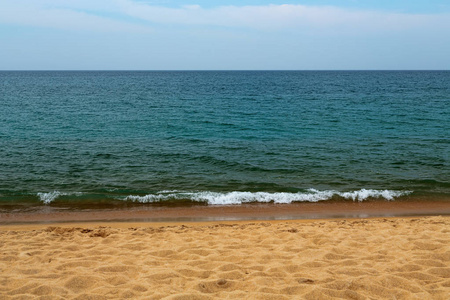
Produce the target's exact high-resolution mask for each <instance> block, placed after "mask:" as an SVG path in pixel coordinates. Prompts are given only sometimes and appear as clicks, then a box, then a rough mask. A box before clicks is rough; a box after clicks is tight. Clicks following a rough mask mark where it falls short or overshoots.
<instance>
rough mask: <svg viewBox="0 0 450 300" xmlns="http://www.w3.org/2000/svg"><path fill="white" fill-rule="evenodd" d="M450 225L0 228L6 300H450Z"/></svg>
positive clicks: (370, 222)
mask: <svg viewBox="0 0 450 300" xmlns="http://www.w3.org/2000/svg"><path fill="white" fill-rule="evenodd" d="M449 236H450V219H449V217H448V216H428V217H427V216H422V217H386V218H346V219H345V218H341V219H316V220H253V221H252V220H245V221H236V220H234V221H209V222H68V223H52V224H43V223H42V222H41V223H28V224H11V225H2V226H0V253H1V257H0V298H1V299H33V298H34V299H124V298H132V299H217V298H227V299H334V298H336V299H337V298H340V299H342V298H344V299H448V295H449V293H450V243H449Z"/></svg>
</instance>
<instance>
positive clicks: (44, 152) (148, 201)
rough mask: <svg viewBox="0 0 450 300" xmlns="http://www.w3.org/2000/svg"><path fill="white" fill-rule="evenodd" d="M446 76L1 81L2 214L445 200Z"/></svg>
mask: <svg viewBox="0 0 450 300" xmlns="http://www.w3.org/2000/svg"><path fill="white" fill-rule="evenodd" d="M449 154H450V72H449V71H329V72H328V71H255V72H252V71H199V72H197V71H173V72H172V71H161V72H159V71H149V72H132V71H130V72H127V71H117V72H115V71H108V72H93V71H91V72H82V71H64V72H57V71H48V72H47V71H42V72H32V71H29V72H25V71H23V72H22V71H18V72H7V71H2V72H0V208H2V209H8V208H12V207H22V206H25V207H30V206H59V207H71V206H74V205H75V206H76V205H87V206H89V205H91V206H102V205H109V206H123V205H131V204H134V205H161V204H163V205H192V204H204V205H218V204H241V203H253V202H273V203H291V202H302V201H308V202H317V201H410V200H421V201H428V200H436V199H439V200H442V201H450V200H449V199H450V160H449Z"/></svg>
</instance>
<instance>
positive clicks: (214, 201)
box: [124, 189, 412, 205]
mask: <svg viewBox="0 0 450 300" xmlns="http://www.w3.org/2000/svg"><path fill="white" fill-rule="evenodd" d="M165 192H167V191H163V192H159V193H156V194H149V195H145V196H135V195H129V196H127V197H126V198H125V199H124V200H125V201H133V202H140V203H154V202H163V201H169V200H177V199H185V200H190V201H194V202H204V203H208V204H210V205H230V204H243V203H252V202H259V203H268V202H273V203H286V204H289V203H292V202H318V201H326V200H330V199H331V198H333V197H335V196H338V197H342V198H345V199H351V200H353V201H364V200H366V199H368V198H383V199H385V200H389V201H392V200H394V199H395V198H397V197H400V196H405V195H408V194H410V193H412V191H393V190H372V189H368V190H367V189H361V190H357V191H352V192H338V191H334V190H325V191H319V190H316V189H309V190H308V191H307V192H298V193H267V192H237V191H235V192H228V193H219V192H208V191H205V192H176V191H170V192H169V193H165Z"/></svg>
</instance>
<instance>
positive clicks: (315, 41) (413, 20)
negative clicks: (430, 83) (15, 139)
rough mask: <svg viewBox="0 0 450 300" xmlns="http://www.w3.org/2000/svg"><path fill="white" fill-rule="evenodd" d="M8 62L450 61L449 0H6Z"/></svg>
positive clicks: (414, 64)
mask: <svg viewBox="0 0 450 300" xmlns="http://www.w3.org/2000/svg"><path fill="white" fill-rule="evenodd" d="M0 70H450V1H449V0H426V1H425V0H390V1H389V0H316V1H313V0H305V1H293V0H284V1H277V0H259V1H257V0H241V1H237V0H236V1H219V0H209V1H203V0H192V1H191V0H188V1H176V0H173V1H172V0H154V1H152V0H73V1H71V0H1V1H0Z"/></svg>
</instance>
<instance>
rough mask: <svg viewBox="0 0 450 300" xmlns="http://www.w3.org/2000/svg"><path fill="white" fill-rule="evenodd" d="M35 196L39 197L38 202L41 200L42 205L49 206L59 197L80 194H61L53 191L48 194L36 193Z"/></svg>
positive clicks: (77, 194)
mask: <svg viewBox="0 0 450 300" xmlns="http://www.w3.org/2000/svg"><path fill="white" fill-rule="evenodd" d="M37 195H38V197H39V200H41V201H42V202H43V203H44V204H50V203H52V202H53V201H55V199H56V198H58V197H60V196H69V195H76V196H79V195H81V193H62V192H60V191H53V192H49V193H37Z"/></svg>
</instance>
